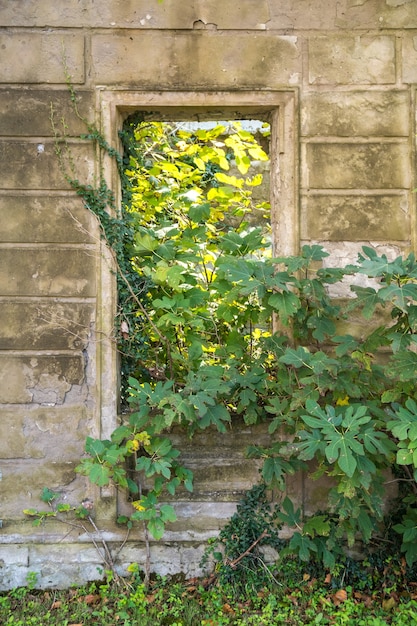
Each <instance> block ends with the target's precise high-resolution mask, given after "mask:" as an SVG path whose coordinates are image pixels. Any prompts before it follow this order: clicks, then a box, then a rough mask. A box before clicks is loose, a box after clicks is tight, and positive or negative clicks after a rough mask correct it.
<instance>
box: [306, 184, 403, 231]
mask: <svg viewBox="0 0 417 626" xmlns="http://www.w3.org/2000/svg"><path fill="white" fill-rule="evenodd" d="M301 237H302V239H323V240H329V241H344V240H347V241H363V239H364V238H365V239H367V238H369V239H372V240H373V241H397V240H409V239H410V238H411V225H410V215H409V212H408V206H407V196H406V195H404V194H401V195H386V194H384V195H377V196H375V195H366V196H363V195H362V196H356V195H329V194H326V195H324V194H323V195H309V196H305V197H304V198H303V201H302V209H301Z"/></svg>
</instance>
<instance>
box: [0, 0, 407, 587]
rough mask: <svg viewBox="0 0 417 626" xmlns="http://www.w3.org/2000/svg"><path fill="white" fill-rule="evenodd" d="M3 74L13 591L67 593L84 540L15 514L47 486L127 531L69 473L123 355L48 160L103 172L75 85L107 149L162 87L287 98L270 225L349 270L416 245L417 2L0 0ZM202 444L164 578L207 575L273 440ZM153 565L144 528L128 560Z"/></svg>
mask: <svg viewBox="0 0 417 626" xmlns="http://www.w3.org/2000/svg"><path fill="white" fill-rule="evenodd" d="M0 67H1V72H0V171H1V173H2V176H1V181H0V188H1V194H0V212H1V228H0V300H1V307H0V315H1V323H0V381H1V384H0V403H1V419H0V493H1V509H0V511H1V513H0V517H1V519H2V528H1V529H0V588H4V589H5V588H8V587H11V586H14V585H17V584H24V582H25V576H26V575H27V573H28V572H31V571H32V572H36V573H37V574H38V576H39V581H40V583H41V584H42V585H44V586H54V585H66V584H69V583H72V582H81V581H83V580H87V579H90V578H94V577H96V576H98V571H97V566H100V565H101V564H102V561H101V559H100V557H99V555H98V554H97V552H96V550H95V549H94V547H93V545H92V543H91V540H90V537H89V536H88V535H87V534H86V533H84V532H82V531H73V532H72V533H70V534H69V535H67V532H68V529H66V528H62V525H59V524H53V523H51V524H48V525H45V526H43V527H41V528H34V527H33V526H32V525H31V523H30V521H27V520H24V516H23V514H22V510H23V509H24V508H28V507H37V506H39V505H40V503H39V493H40V491H41V489H42V488H43V487H44V486H48V487H50V488H52V489H55V490H58V491H60V492H61V493H62V495H63V498H64V499H65V501H67V502H69V503H71V504H78V503H79V502H80V501H81V500H82V499H83V498H84V497H86V496H89V497H91V498H92V499H93V500H94V501H95V505H96V514H97V524H98V525H99V527H100V528H101V529H103V530H104V533H105V537H106V538H107V539H108V540H109V542H110V543H112V542H113V541H114V542H118V541H120V540H121V539H123V536H124V533H123V531H122V530H121V529H120V528H118V527H117V526H116V524H115V518H116V514H117V511H118V510H122V509H123V507H125V506H126V504H125V503H123V502H119V503H118V502H117V500H118V498H117V497H116V494H114V493H113V492H112V491H111V490H105V491H103V492H102V493H96V492H95V490H92V489H91V487H90V486H89V485H88V484H87V483H86V482H85V481H84V479H82V478H80V477H77V476H76V474H75V472H74V467H75V465H76V464H77V461H78V459H79V458H80V456H81V455H82V452H83V447H84V440H85V437H86V435H88V434H90V435H92V436H99V435H106V434H107V433H108V432H109V431H110V430H111V429H112V428H113V427H114V425H115V424H116V422H117V385H116V381H117V360H116V355H115V351H114V344H113V341H112V328H111V325H112V303H114V285H113V277H112V274H111V272H110V270H109V266H108V262H107V259H106V252H105V250H104V249H103V247H102V244H101V242H100V237H99V233H98V229H97V225H96V223H95V221H94V219H93V218H92V216H91V215H89V214H88V212H87V211H86V209H85V208H84V207H83V206H82V203H81V201H80V199H79V198H78V197H77V196H76V195H75V194H74V192H73V191H71V189H70V188H69V186H68V184H67V182H66V180H65V177H64V176H63V173H62V171H61V170H60V167H59V159H58V157H57V154H56V150H55V144H54V135H55V133H56V132H58V133H59V134H61V133H62V132H63V128H64V127H63V123H64V125H65V133H66V135H67V137H68V143H69V146H70V149H71V154H72V157H73V164H74V171H75V175H76V176H77V177H79V179H80V180H81V181H83V182H88V181H93V180H94V176H96V175H97V173H98V171H99V169H98V168H99V167H100V163H99V161H98V159H97V158H96V156H97V155H95V154H94V152H93V151H92V147H91V144H90V143H89V142H87V141H85V140H83V139H81V138H80V134H81V133H82V132H84V131H85V127H84V125H83V123H82V122H81V120H80V119H79V118H78V117H77V116H76V115H75V114H74V111H73V109H72V107H71V103H70V98H69V92H68V88H67V86H66V82H67V78H68V77H70V80H71V82H72V84H73V85H74V87H75V90H76V94H77V100H78V106H79V111H80V113H81V115H82V116H85V117H86V118H87V119H88V120H90V121H94V122H96V123H97V124H98V125H100V126H101V127H102V128H103V129H105V130H106V133H110V137H109V140H110V141H111V142H112V143H113V144H115V142H116V141H117V130H118V128H119V127H120V123H121V119H122V118H123V106H125V104H124V105H123V106H122V104H120V103H123V102H124V103H126V98H127V99H128V101H129V107H130V109H129V110H132V109H133V110H134V108H135V102H136V101H135V97H136V98H137V103H138V104H140V98H141V97H143V94H145V99H146V94H147V93H152V94H155V93H156V94H159V97H160V98H162V100H163V101H164V103H165V104H164V106H165V107H166V108H167V109H168V111H169V106H170V102H169V98H168V99H167V98H166V96H165V99H164V94H166V92H170V93H172V94H177V93H179V92H181V94H182V97H183V103H184V102H186V101H187V100H190V101H193V100H194V101H198V102H199V106H200V107H201V109H202V110H204V106H205V103H206V102H210V103H211V106H214V105H215V106H216V107H217V109H218V110H220V111H221V110H222V107H224V106H225V100H224V99H223V96H224V94H226V96H225V98H226V99H227V98H228V100H227V101H228V102H231V103H233V102H234V98H235V99H236V102H238V103H239V102H240V103H241V102H242V98H243V99H244V95H245V93H246V92H250V93H251V106H255V107H256V101H257V98H258V96H259V103H260V104H262V103H265V101H268V98H270V97H273V94H274V93H276V94H278V95H279V97H278V101H279V103H281V104H279V106H278V108H280V107H281V108H280V110H281V109H282V107H283V106H284V105H283V104H282V103H283V102H284V100H285V97H286V96H287V95H288V97H289V100H290V101H291V106H292V110H291V116H288V115H284V116H282V115H281V116H280V117H279V120H281V121H282V120H284V124H285V125H286V126H285V128H284V129H282V128H281V127H280V126H279V128H278V129H277V136H278V141H279V140H280V137H281V138H282V133H284V134H285V142H284V143H285V146H286V148H285V150H284V152H283V156H282V159H281V164H280V165H281V166H282V168H283V170H284V171H285V172H286V173H285V179H284V181H283V185H281V186H280V187H279V188H277V187H275V189H276V190H277V189H278V190H277V191H276V192H275V193H276V195H277V196H279V197H278V199H277V206H278V208H279V207H280V206H281V207H282V204H281V205H280V197H281V196H285V197H286V198H287V200H286V202H287V205H285V204H284V208H283V209H282V211H281V215H279V216H278V218H277V223H278V226H277V235H278V241H280V235H281V242H282V247H285V246H284V240H287V238H288V237H289V238H290V240H291V242H292V243H291V245H290V250H293V251H296V248H297V246H298V243H304V242H323V243H324V245H325V246H326V247H327V248H328V249H329V250H330V251H331V252H332V253H333V257H332V259H333V260H334V262H336V263H343V262H345V261H346V260H350V259H352V258H354V257H355V256H356V251H357V250H358V249H360V247H361V245H362V244H364V243H366V244H367V245H373V246H376V247H377V248H379V249H383V250H384V251H386V252H387V253H388V254H397V253H403V252H408V251H409V250H411V249H413V250H415V248H416V242H415V227H416V224H415V203H416V199H415V194H413V193H412V189H413V188H415V187H416V186H417V184H416V181H415V167H414V158H415V124H416V104H415V98H416V83H417V0H395V1H394V0H361V1H356V0H314V1H313V0H163V2H162V3H158V2H157V0H68V1H66V2H65V3H62V2H55V3H51V2H50V1H49V0H13V1H11V0H0ZM220 92H221V94H223V95H219V96H218V98H217V100H218V101H216V94H220ZM139 93H140V94H142V96H140V95H137V96H135V95H134V94H139ZM109 94H110V95H109ZM132 94H133V95H132ZM184 94H185V95H184ZM271 94H272V95H271ZM129 98H130V99H129ZM178 98H179V96H178V95H177V96H175V95H173V96H172V101H173V102H174V101H176V100H177V99H178ZM280 98H281V100H280ZM283 98H284V100H283ZM289 100H288V101H289ZM148 101H149V98H148ZM109 102H110V105H109V106H107V105H108V103H109ZM118 103H119V104H118ZM149 106H151V104H149ZM263 106H265V105H263ZM106 107H107V108H106ZM261 108H262V107H261ZM168 114H169V113H168ZM281 121H280V122H279V123H281ZM62 122H63V123H62ZM291 144H292V145H291ZM280 158H281V157H280ZM104 167H105V169H106V173H107V175H108V176H109V177H110V179H111V180H112V181H113V183H114V185H116V187H117V180H116V177H115V175H114V172H112V171H111V170H110V169H109V168H108V167H107V165H106V163H104ZM277 171H278V170H277ZM280 171H281V170H280ZM271 186H272V187H274V180H273V179H272V180H271ZM290 187H291V190H290V191H291V193H290V194H289V191H288V189H289V188H290ZM116 191H117V189H116ZM288 194H289V195H288ZM288 198H291V206H289V205H290V201H289V200H288ZM287 212H290V213H291V219H287ZM289 230H291V232H289ZM278 245H280V244H278ZM331 262H333V261H331ZM199 437H200V438H199V439H197V440H196V442H195V444H193V446H192V447H190V446H188V447H187V446H185V447H184V455H185V458H186V460H187V462H188V464H189V465H190V466H192V467H195V468H196V469H198V468H200V469H198V471H197V476H196V479H197V480H196V493H195V494H194V496H193V498H192V499H191V500H189V501H185V500H184V501H183V502H178V503H177V504H176V507H177V510H178V516H179V521H178V522H177V523H176V524H175V525H173V526H172V528H170V530H169V531H168V532H167V534H166V536H165V537H164V540H163V542H159V543H155V544H154V545H153V546H152V558H153V567H154V568H155V569H157V570H159V571H161V572H168V571H170V572H174V571H179V570H183V571H185V572H186V573H188V574H192V573H196V572H198V562H199V558H200V555H201V550H202V543H203V542H204V541H205V540H206V539H207V538H208V537H209V536H211V535H212V534H213V533H215V532H216V530H218V528H219V527H220V525H221V524H222V523H224V521H225V520H226V519H227V518H228V517H230V515H231V514H232V512H233V510H234V507H235V503H236V501H237V500H238V499H239V494H240V493H241V492H242V491H243V490H245V489H246V488H247V487H249V486H250V484H251V483H252V482H253V481H254V480H256V476H257V467H256V465H254V464H249V462H248V461H246V460H244V455H243V450H244V448H245V445H246V443H247V441H249V440H250V441H252V442H253V440H254V439H255V438H256V439H257V440H259V441H260V442H261V441H262V440H265V438H266V437H267V435H266V433H265V432H264V431H263V430H262V429H255V430H253V429H249V428H241V429H240V430H238V432H237V434H235V435H234V436H233V438H232V439H231V440H226V439H224V438H219V437H218V436H217V435H216V434H207V433H206V434H203V435H200V436H199ZM197 459H198V462H197ZM201 464H202V467H203V470H201ZM288 488H289V490H290V491H291V492H292V493H293V494H298V497H299V498H300V500H301V501H303V502H304V503H305V504H306V505H307V508H308V503H309V502H311V503H314V502H315V501H316V500H317V498H318V497H319V496H318V495H317V494H316V493H315V492H314V488H313V487H312V486H311V485H310V486H308V487H306V486H305V484H304V481H302V480H301V478H296V479H294V482H293V484H290V485H289V486H288ZM143 556H144V550H143V544H142V543H141V536H140V534H139V535H132V539H131V541H130V542H129V543H128V544H127V545H126V546H125V548H124V550H123V553H122V555H121V559H120V561H121V565H123V564H125V565H126V564H127V563H129V562H131V561H134V560H138V561H139V562H142V561H143Z"/></svg>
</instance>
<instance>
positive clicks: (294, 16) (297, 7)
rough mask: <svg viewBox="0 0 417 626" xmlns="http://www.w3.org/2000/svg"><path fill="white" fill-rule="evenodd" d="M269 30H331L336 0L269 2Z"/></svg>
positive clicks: (333, 26)
mask: <svg viewBox="0 0 417 626" xmlns="http://www.w3.org/2000/svg"><path fill="white" fill-rule="evenodd" d="M269 6H270V12H271V16H270V19H269V22H268V23H267V25H266V26H267V28H268V30H269V29H271V30H272V29H277V30H278V29H286V30H287V29H294V30H297V29H303V30H310V29H317V30H333V29H334V28H335V22H336V8H337V2H336V0H297V1H296V2H295V1H294V0H280V1H279V2H270V3H269Z"/></svg>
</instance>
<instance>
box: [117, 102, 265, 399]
mask: <svg viewBox="0 0 417 626" xmlns="http://www.w3.org/2000/svg"><path fill="white" fill-rule="evenodd" d="M269 138H270V126H269V123H268V122H266V121H264V120H255V119H232V120H226V121H223V120H221V119H220V120H217V119H216V120H212V119H205V120H203V121H200V120H197V121H196V120H182V119H179V120H173V121H166V120H158V119H152V118H151V119H149V117H148V116H147V115H145V114H144V113H143V112H138V113H134V114H133V115H130V116H129V117H128V118H127V119H126V120H125V122H124V126H123V131H122V132H121V139H122V142H123V147H124V175H123V185H122V187H123V189H122V207H123V212H124V217H125V219H126V223H127V225H128V226H127V227H128V228H129V231H130V232H129V237H130V239H131V249H130V251H129V256H130V260H131V270H132V274H133V275H134V278H133V280H134V281H135V283H136V287H137V286H138V284H139V283H140V292H141V294H142V301H141V305H140V306H137V303H135V302H134V301H133V300H132V298H130V297H129V294H128V293H125V294H121V293H119V311H118V316H119V326H120V330H121V333H120V334H121V337H122V340H121V346H120V348H121V383H122V384H121V387H122V403H123V402H125V401H126V398H125V397H124V393H125V389H126V387H127V383H128V378H129V376H133V377H135V378H136V379H138V380H140V381H142V382H149V383H151V384H152V383H155V382H156V381H166V380H168V379H169V380H173V381H174V383H173V384H174V385H179V386H181V385H183V384H185V380H186V379H187V381H188V382H189V377H190V375H191V376H192V375H193V372H194V373H195V375H198V374H197V373H198V372H199V371H201V368H204V367H206V366H210V367H213V365H216V364H218V365H219V366H220V367H223V366H224V364H225V363H226V362H229V361H230V360H233V358H234V357H235V356H236V354H243V353H244V351H245V349H247V347H248V344H249V350H248V351H247V354H248V358H250V355H251V354H252V351H255V350H256V345H257V340H258V339H259V338H261V337H262V336H264V335H265V334H267V333H269V332H270V330H271V328H270V324H271V320H270V318H269V317H268V315H267V313H266V312H265V311H263V310H262V307H261V306H260V302H259V301H256V300H257V298H256V295H254V294H253V292H252V293H250V295H249V293H248V296H247V297H246V298H245V297H243V298H242V293H241V291H242V290H241V288H239V289H235V291H233V288H231V284H232V282H231V281H233V279H237V277H238V275H239V272H245V271H246V272H249V266H248V263H250V261H251V259H255V258H256V259H260V258H267V257H271V254H272V252H271V250H272V244H271V237H272V235H271V233H272V231H273V228H272V227H271V204H270V198H269V194H270V192H269V164H270V160H269ZM248 279H249V274H248ZM125 290H126V288H125ZM244 344H245V345H244Z"/></svg>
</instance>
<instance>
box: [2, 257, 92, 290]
mask: <svg viewBox="0 0 417 626" xmlns="http://www.w3.org/2000/svg"><path fill="white" fill-rule="evenodd" d="M0 252H1V254H0V296H1V295H3V296H20V295H22V296H63V297H91V296H95V295H96V276H95V272H96V262H97V253H96V252H95V250H93V249H91V250H84V249H80V248H45V247H35V246H34V247H31V248H27V247H25V248H18V247H7V248H3V249H1V250H0Z"/></svg>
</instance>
